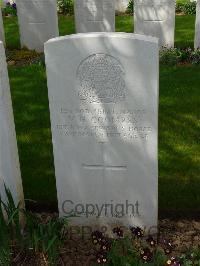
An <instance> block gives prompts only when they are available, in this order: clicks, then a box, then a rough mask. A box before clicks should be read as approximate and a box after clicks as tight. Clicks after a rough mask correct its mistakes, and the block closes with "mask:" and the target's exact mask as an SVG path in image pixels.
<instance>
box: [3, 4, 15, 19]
mask: <svg viewBox="0 0 200 266" xmlns="http://www.w3.org/2000/svg"><path fill="white" fill-rule="evenodd" d="M2 13H3V15H4V16H8V15H11V16H17V6H16V4H15V3H13V4H10V2H7V3H6V6H5V7H4V8H3V10H2Z"/></svg>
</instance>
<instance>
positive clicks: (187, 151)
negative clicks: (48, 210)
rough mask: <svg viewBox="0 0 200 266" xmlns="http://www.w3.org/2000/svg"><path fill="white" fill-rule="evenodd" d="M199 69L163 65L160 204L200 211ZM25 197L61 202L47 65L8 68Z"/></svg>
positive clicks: (160, 123)
mask: <svg viewBox="0 0 200 266" xmlns="http://www.w3.org/2000/svg"><path fill="white" fill-rule="evenodd" d="M199 72H200V67H190V66H188V67H174V68H168V67H162V68H161V71H160V115H159V207H160V208H161V209H165V208H170V209H175V208H177V209H187V208H189V209H197V208H198V209H199V210H200V193H199V191H200V150H199V145H200V137H199V132H200V122H199V114H200V105H199V102H200V94H199V84H200V75H199ZM9 75H10V82H11V89H12V97H13V106H14V114H15V122H16V131H17V137H18V145H19V154H20V162H21V170H22V176H23V184H24V191H25V196H26V198H29V199H33V200H37V201H40V202H42V203H45V202H48V203H55V202H56V187H55V177H54V167H53V155H52V144H51V132H50V122H49V108H48V99H47V98H48V97H47V87H46V77H45V70H44V68H43V67H42V66H38V65H32V66H27V67H21V68H19V67H9Z"/></svg>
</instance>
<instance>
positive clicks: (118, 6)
mask: <svg viewBox="0 0 200 266" xmlns="http://www.w3.org/2000/svg"><path fill="white" fill-rule="evenodd" d="M128 3H129V0H115V10H116V11H118V12H125V11H126V9H127V7H128Z"/></svg>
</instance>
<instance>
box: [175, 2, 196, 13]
mask: <svg viewBox="0 0 200 266" xmlns="http://www.w3.org/2000/svg"><path fill="white" fill-rule="evenodd" d="M176 12H177V13H180V12H182V13H184V14H185V15H195V14H196V2H195V1H194V2H190V1H188V2H186V3H177V4H176Z"/></svg>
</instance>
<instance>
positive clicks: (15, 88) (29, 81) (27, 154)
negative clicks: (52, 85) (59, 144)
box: [9, 65, 56, 202]
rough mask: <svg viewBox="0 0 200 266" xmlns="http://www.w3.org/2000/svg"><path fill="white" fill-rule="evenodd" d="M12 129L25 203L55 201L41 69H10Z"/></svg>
mask: <svg viewBox="0 0 200 266" xmlns="http://www.w3.org/2000/svg"><path fill="white" fill-rule="evenodd" d="M9 74H10V84H11V88H12V98H13V108H14V116H15V125H16V132H17V139H18V146H19V157H20V163H21V171H22V176H23V185H24V190H25V198H26V199H34V200H38V201H41V202H45V201H46V202H49V201H50V202H54V201H56V190H55V178H54V168H53V155H52V154H53V152H52V143H51V131H50V118H49V111H48V96H47V86H46V77H45V71H44V68H43V67H41V66H37V65H32V66H28V67H20V68H19V67H16V68H15V67H10V68H9Z"/></svg>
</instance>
